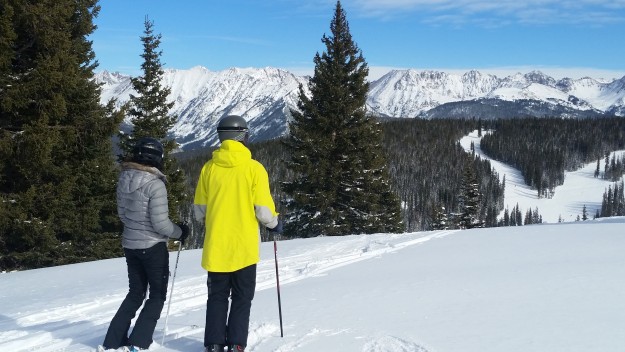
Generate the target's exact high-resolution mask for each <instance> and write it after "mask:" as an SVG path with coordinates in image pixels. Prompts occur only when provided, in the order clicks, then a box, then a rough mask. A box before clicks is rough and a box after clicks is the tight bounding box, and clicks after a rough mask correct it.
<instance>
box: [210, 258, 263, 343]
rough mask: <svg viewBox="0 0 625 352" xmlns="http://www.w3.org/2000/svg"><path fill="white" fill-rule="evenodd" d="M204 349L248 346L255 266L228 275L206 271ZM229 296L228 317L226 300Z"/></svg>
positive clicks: (254, 288)
mask: <svg viewBox="0 0 625 352" xmlns="http://www.w3.org/2000/svg"><path fill="white" fill-rule="evenodd" d="M206 285H207V286H208V300H207V301H206V327H205V330H204V346H210V345H213V344H219V345H241V346H247V335H248V330H249V324H250V310H251V308H252V299H254V291H255V290H256V264H254V265H250V266H247V267H245V268H243V269H240V270H237V271H234V272H231V273H215V272H210V271H209V272H208V279H207V280H206ZM229 296H231V300H232V303H231V304H230V314H228V297H229Z"/></svg>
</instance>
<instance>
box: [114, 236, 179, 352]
mask: <svg viewBox="0 0 625 352" xmlns="http://www.w3.org/2000/svg"><path fill="white" fill-rule="evenodd" d="M124 254H125V256H126V264H127V265H128V288H129V289H128V294H127V295H126V298H125V299H124V301H123V302H122V304H121V306H120V307H119V309H118V310H117V313H116V314H115V316H114V317H113V320H112V321H111V325H110V326H109V329H108V331H107V333H106V337H105V339H104V343H103V345H104V346H105V347H106V348H113V349H117V348H119V347H121V346H130V345H132V346H137V347H140V348H146V349H147V348H148V347H150V344H151V343H152V335H153V333H154V329H155V328H156V322H157V321H158V319H159V318H160V316H161V311H162V310H163V306H164V305H165V298H166V295H167V280H168V279H169V252H168V251H167V244H166V243H164V242H159V243H157V244H156V245H154V246H152V247H150V248H147V249H127V248H124ZM148 285H149V287H150V295H149V298H148V299H147V301H145V305H144V306H143V309H141V313H139V317H138V318H137V321H136V322H135V326H134V328H133V329H132V333H131V334H130V336H128V330H129V329H130V323H131V321H132V319H133V318H134V317H135V314H136V313H137V310H138V309H139V308H140V307H141V305H142V304H143V300H144V299H145V296H146V293H147V290H148Z"/></svg>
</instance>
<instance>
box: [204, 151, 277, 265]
mask: <svg viewBox="0 0 625 352" xmlns="http://www.w3.org/2000/svg"><path fill="white" fill-rule="evenodd" d="M193 203H194V214H195V218H196V219H197V220H198V221H202V220H204V223H205V225H206V234H205V237H204V249H203V251H202V267H203V268H204V269H205V270H207V271H211V272H233V271H237V270H239V269H242V268H245V267H247V266H250V265H252V264H256V263H258V261H259V260H260V232H259V222H260V223H261V224H262V225H264V226H267V227H269V228H274V227H275V226H276V225H277V224H278V213H276V208H275V204H274V202H273V199H272V198H271V193H270V190H269V176H268V175H267V171H266V170H265V167H264V166H263V165H262V164H261V163H259V162H258V161H256V160H254V159H252V153H251V152H250V150H249V149H247V147H245V145H243V144H242V143H241V142H238V141H234V140H225V141H223V142H222V143H221V146H220V147H219V149H217V150H215V151H214V152H213V158H212V159H211V160H209V161H208V162H207V163H206V164H204V167H203V168H202V172H201V174H200V178H199V180H198V184H197V188H196V189H195V199H194V202H193Z"/></svg>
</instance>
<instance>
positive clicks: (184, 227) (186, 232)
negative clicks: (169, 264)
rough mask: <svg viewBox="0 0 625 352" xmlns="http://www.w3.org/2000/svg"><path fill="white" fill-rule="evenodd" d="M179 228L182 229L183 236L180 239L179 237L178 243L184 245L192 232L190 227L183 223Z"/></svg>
mask: <svg viewBox="0 0 625 352" xmlns="http://www.w3.org/2000/svg"><path fill="white" fill-rule="evenodd" d="M178 227H180V229H181V230H182V234H181V235H180V237H178V241H180V243H182V244H184V241H185V240H186V239H187V237H189V233H190V232H191V230H189V225H187V224H183V223H180V224H178Z"/></svg>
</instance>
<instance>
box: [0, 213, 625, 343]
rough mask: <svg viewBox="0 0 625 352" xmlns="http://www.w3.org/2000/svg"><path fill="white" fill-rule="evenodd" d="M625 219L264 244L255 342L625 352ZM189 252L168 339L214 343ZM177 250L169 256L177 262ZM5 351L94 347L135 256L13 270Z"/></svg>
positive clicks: (7, 282) (1, 295)
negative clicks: (206, 330) (206, 336)
mask: <svg viewBox="0 0 625 352" xmlns="http://www.w3.org/2000/svg"><path fill="white" fill-rule="evenodd" d="M624 228H625V218H608V219H601V221H587V222H572V223H561V224H542V225H531V226H521V227H507V228H491V229H474V230H463V231H458V230H453V231H434V232H420V233H410V234H375V235H366V236H365V235H363V236H346V237H318V238H311V239H297V240H290V241H281V242H278V258H279V259H278V260H279V268H280V284H281V285H280V286H281V297H282V311H283V324H284V337H283V338H282V337H280V324H279V317H278V305H277V294H276V285H275V266H274V260H273V243H271V242H268V243H263V244H262V246H261V253H262V258H261V262H260V263H259V267H258V279H257V292H256V297H255V299H254V303H253V307H252V314H251V324H250V325H251V326H250V336H249V341H248V343H249V345H248V348H247V351H251V352H261V351H262V352H266V351H267V352H269V351H274V352H289V351H297V352H318V351H337V352H342V351H353V352H383V351H388V352H405V351H417V352H425V351H427V352H457V351H462V352H489V351H492V352H501V351H506V352H528V351H567V352H575V351H580V352H582V351H583V352H587V351H624V350H625V299H623V297H625V283H624V280H623V277H625V256H624V255H623V253H625V231H623V229H624ZM200 256H201V251H200V250H189V251H182V253H181V255H180V261H179V264H178V272H177V275H176V281H175V285H174V294H173V297H172V300H171V311H170V315H169V319H168V327H167V335H166V336H165V344H164V345H161V340H162V337H163V331H164V329H165V327H164V321H165V319H164V315H165V312H166V309H165V310H164V311H163V317H162V318H161V320H160V321H159V323H158V325H157V329H156V332H155V334H154V339H155V343H154V344H153V345H152V346H151V348H150V350H151V351H159V352H168V351H185V352H186V351H191V352H192V351H197V352H201V351H203V341H202V340H203V326H204V319H205V304H206V286H205V280H206V275H205V273H204V272H203V270H202V268H201V267H200ZM175 258H176V252H173V253H172V255H171V257H170V262H171V267H172V269H173V266H174V262H175ZM0 284H1V287H2V289H1V290H0V312H1V313H0V351H40V352H51V351H68V352H77V351H95V348H96V346H97V345H98V344H100V343H101V342H102V340H103V338H104V335H105V333H106V329H107V327H108V323H109V321H110V319H111V318H112V317H113V314H114V313H115V311H116V310H117V308H118V306H119V304H120V303H121V301H122V299H123V298H124V295H125V293H126V287H127V279H126V269H125V262H124V259H123V258H118V259H110V260H103V261H97V262H89V263H82V264H75V265H67V266H59V267H52V268H45V269H37V270H28V271H23V272H11V273H3V274H0Z"/></svg>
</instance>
